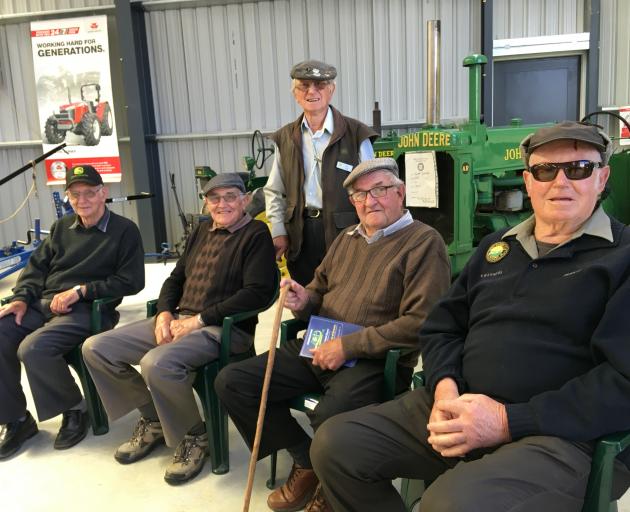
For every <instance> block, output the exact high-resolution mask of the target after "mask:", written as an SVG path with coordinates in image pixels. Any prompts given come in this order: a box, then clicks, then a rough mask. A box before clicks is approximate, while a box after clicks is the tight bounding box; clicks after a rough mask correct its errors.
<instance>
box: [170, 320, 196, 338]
mask: <svg viewBox="0 0 630 512" xmlns="http://www.w3.org/2000/svg"><path fill="white" fill-rule="evenodd" d="M170 327H171V335H172V336H173V341H178V340H180V339H182V338H183V337H184V336H186V335H187V334H189V333H191V332H193V331H196V330H197V329H199V328H200V326H199V321H198V320H197V316H196V315H195V316H189V317H188V318H184V319H179V320H173V321H172V322H171V326H170Z"/></svg>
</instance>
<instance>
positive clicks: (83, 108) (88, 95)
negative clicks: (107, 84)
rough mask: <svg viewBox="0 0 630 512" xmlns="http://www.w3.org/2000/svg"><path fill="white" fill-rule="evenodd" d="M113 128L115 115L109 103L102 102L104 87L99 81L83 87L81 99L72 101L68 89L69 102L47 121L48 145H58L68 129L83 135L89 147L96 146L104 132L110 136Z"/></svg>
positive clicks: (45, 129) (45, 130)
mask: <svg viewBox="0 0 630 512" xmlns="http://www.w3.org/2000/svg"><path fill="white" fill-rule="evenodd" d="M113 130H114V116H113V114H112V109H111V107H110V106H109V102H107V101H103V102H101V86H100V85H99V84H96V83H91V84H84V85H82V86H81V101H77V102H74V103H73V102H72V99H71V98H70V92H69V91H68V104H66V105H61V106H60V107H59V113H58V114H56V113H54V114H53V115H52V116H50V117H49V118H48V119H47V120H46V126H45V128H44V132H45V134H46V140H47V141H48V143H49V144H59V143H60V142H63V140H64V139H65V138H66V132H67V131H72V132H74V133H76V134H77V135H83V138H84V140H85V145H86V146H96V145H97V144H98V143H99V142H100V141H101V135H111V134H112V132H113Z"/></svg>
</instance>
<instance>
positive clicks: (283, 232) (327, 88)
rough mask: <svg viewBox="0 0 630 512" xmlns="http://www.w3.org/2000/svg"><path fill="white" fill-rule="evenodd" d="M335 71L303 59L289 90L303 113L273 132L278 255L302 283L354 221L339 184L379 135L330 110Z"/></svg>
mask: <svg viewBox="0 0 630 512" xmlns="http://www.w3.org/2000/svg"><path fill="white" fill-rule="evenodd" d="M336 76H337V70H336V69H335V68H334V67H333V66H331V65H329V64H325V63H323V62H319V61H316V60H307V61H304V62H300V63H298V64H296V65H295V66H293V68H292V69H291V79H292V81H291V91H292V92H293V96H294V97H295V101H296V102H297V104H298V105H299V106H300V108H301V109H302V110H303V111H304V112H303V113H302V114H301V115H300V117H298V118H297V120H295V121H293V122H291V123H289V124H287V125H286V126H283V127H282V128H281V129H280V130H278V131H277V132H275V133H274V134H273V135H271V138H272V139H273V141H274V143H275V157H274V162H273V166H272V168H271V172H270V174H269V180H268V181H267V184H266V185H265V200H266V205H267V219H268V220H269V222H270V223H271V234H272V236H273V243H274V247H275V250H276V258H277V259H280V258H281V257H282V256H283V255H285V256H286V258H287V266H288V269H289V272H290V273H291V277H292V278H293V279H294V280H296V281H297V282H298V283H300V284H302V285H303V286H306V285H307V284H308V283H309V282H310V281H311V279H312V278H313V273H314V272H315V268H316V267H317V265H319V264H320V262H321V261H322V258H323V257H324V254H325V253H326V250H327V249H328V248H329V247H330V245H331V244H332V242H333V240H334V239H335V237H336V236H337V235H338V234H339V233H340V232H341V231H342V230H343V229H344V228H347V227H348V226H350V225H352V224H356V222H357V217H356V213H355V211H354V208H353V207H352V204H351V203H350V201H348V196H347V195H346V193H345V191H344V188H343V186H342V183H343V181H344V180H345V179H346V178H347V177H348V175H349V174H350V171H351V170H352V169H353V168H354V167H355V166H356V165H357V164H358V163H359V162H361V161H363V160H368V159H371V158H374V150H373V149H372V141H373V140H374V139H375V138H376V137H377V134H376V132H374V131H373V130H372V129H371V128H368V127H367V126H366V125H364V124H363V123H361V122H359V121H357V120H355V119H351V118H349V117H346V116H344V115H342V114H341V112H339V111H338V110H337V109H336V108H334V107H333V106H331V105H330V101H331V99H332V96H333V94H334V92H335V82H334V79H335V77H336Z"/></svg>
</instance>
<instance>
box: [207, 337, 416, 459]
mask: <svg viewBox="0 0 630 512" xmlns="http://www.w3.org/2000/svg"><path fill="white" fill-rule="evenodd" d="M301 346H302V340H300V339H298V340H291V341H290V342H289V343H288V344H287V345H286V346H285V347H282V348H280V349H278V350H277V352H276V357H275V363H274V368H273V373H272V377H271V382H270V387H269V395H268V399H267V409H266V413H265V424H264V428H263V431H262V438H261V443H260V452H259V454H258V458H259V459H262V458H264V457H266V456H267V455H269V454H270V453H272V452H274V451H276V450H280V449H282V448H288V447H292V446H297V445H299V444H301V443H304V442H308V441H309V437H308V435H307V434H306V432H304V430H303V429H302V427H300V425H299V423H298V422H297V421H296V420H295V419H294V418H293V416H291V412H290V408H289V403H290V400H291V399H292V398H295V397H298V396H300V395H303V394H305V393H321V394H322V396H321V398H320V399H319V403H318V404H317V406H316V407H315V408H314V409H313V410H312V411H310V412H309V413H307V414H308V416H309V419H310V422H311V425H312V427H313V429H314V430H317V429H318V428H319V426H320V425H321V424H322V423H323V422H324V420H326V419H327V418H330V417H331V416H334V415H336V414H339V413H341V412H344V411H349V410H352V409H356V408H358V407H362V406H364V405H367V404H372V403H378V402H381V401H382V400H383V395H382V394H383V370H384V366H385V361H384V360H382V359H374V360H368V359H359V360H358V362H357V364H356V366H354V367H353V368H347V367H342V368H340V369H339V370H337V371H334V372H333V371H329V370H321V369H320V368H319V367H317V366H313V365H312V363H311V361H312V360H311V359H308V358H304V357H300V356H299V355H298V354H299V352H300V348H301ZM266 365H267V354H266V353H265V354H261V355H259V356H257V357H254V358H250V359H246V360H245V361H241V362H239V363H233V364H231V365H229V366H227V367H225V368H224V369H223V370H222V371H221V372H220V373H219V375H218V377H217V379H216V381H215V389H216V391H217V393H218V394H219V397H220V398H221V401H222V402H223V404H224V406H225V407H226V409H227V411H228V413H229V414H230V416H231V418H232V420H233V422H234V424H235V425H236V428H237V429H238V430H239V432H240V433H241V436H243V439H244V440H245V442H246V443H247V445H248V446H249V447H250V449H251V448H252V446H253V444H254V435H255V432H256V421H257V418H258V408H259V405H260V394H261V392H262V385H263V378H264V374H265V367H266ZM411 373H412V370H411V368H400V367H399V371H398V375H397V376H398V382H397V387H398V388H399V389H400V391H401V392H402V390H404V389H406V388H407V387H408V386H409V382H410V379H411Z"/></svg>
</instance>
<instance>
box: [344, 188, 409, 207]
mask: <svg viewBox="0 0 630 512" xmlns="http://www.w3.org/2000/svg"><path fill="white" fill-rule="evenodd" d="M397 186H398V185H383V186H379V187H374V188H371V189H370V190H357V191H356V192H353V193H352V194H350V198H351V199H352V200H353V201H354V202H355V203H362V202H363V201H365V200H366V199H367V195H368V194H370V195H371V196H372V197H373V198H374V199H377V198H379V197H383V196H385V194H387V190H388V189H390V188H393V187H397Z"/></svg>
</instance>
